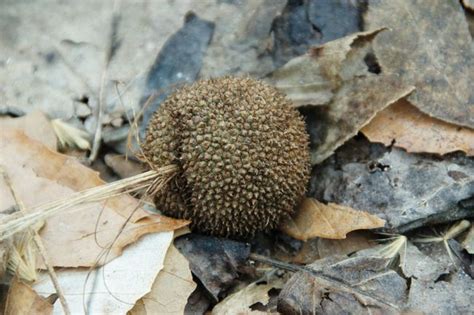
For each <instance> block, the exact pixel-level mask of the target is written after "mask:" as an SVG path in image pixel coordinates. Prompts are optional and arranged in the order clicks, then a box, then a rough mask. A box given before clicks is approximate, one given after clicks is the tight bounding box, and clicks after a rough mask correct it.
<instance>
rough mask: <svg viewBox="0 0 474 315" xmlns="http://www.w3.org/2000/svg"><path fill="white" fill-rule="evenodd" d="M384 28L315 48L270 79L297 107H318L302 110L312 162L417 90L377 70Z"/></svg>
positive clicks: (321, 158) (324, 156) (328, 154)
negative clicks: (375, 46) (376, 43)
mask: <svg viewBox="0 0 474 315" xmlns="http://www.w3.org/2000/svg"><path fill="white" fill-rule="evenodd" d="M382 30H383V29H378V30H375V31H371V32H361V33H355V34H351V35H349V36H346V37H344V38H341V39H338V40H335V41H332V42H328V43H326V44H325V45H323V46H320V47H313V48H311V49H310V51H309V52H308V53H307V54H306V55H304V56H300V57H296V58H294V59H292V60H290V61H289V62H288V63H287V64H286V65H284V66H283V67H282V68H280V69H278V70H277V71H275V72H274V73H272V75H271V76H270V77H269V78H268V80H269V81H270V82H271V83H272V84H274V85H275V86H276V87H278V88H279V89H281V90H282V91H283V92H285V93H286V94H287V95H288V97H289V98H290V99H291V100H292V101H293V102H294V103H295V105H297V106H300V105H313V106H312V107H310V108H305V109H302V111H303V112H304V113H305V114H306V119H307V124H308V126H309V127H308V130H309V131H310V135H311V162H312V163H313V164H316V163H319V162H321V161H323V160H324V159H326V158H327V157H328V156H330V155H331V154H332V153H333V152H334V150H335V149H336V148H338V147H339V146H341V145H342V144H343V143H344V142H346V141H347V140H348V139H350V138H351V137H353V136H354V135H355V134H356V133H357V132H358V131H359V130H360V128H362V127H363V126H365V125H366V124H367V123H368V122H369V121H370V120H371V119H372V118H373V117H374V116H375V115H376V113H377V112H379V111H380V110H382V109H384V108H385V107H386V106H388V105H390V104H392V103H394V102H396V101H397V100H399V99H400V98H402V97H404V96H406V95H408V94H409V93H411V92H412V91H413V87H412V86H409V85H406V84H402V83H400V80H399V79H398V78H397V77H396V76H393V75H385V74H383V73H380V72H379V71H378V70H377V67H378V65H377V63H376V57H374V55H373V52H372V41H373V39H374V38H375V37H376V36H377V34H379V33H380V32H381V31H382ZM314 105H318V106H316V107H314Z"/></svg>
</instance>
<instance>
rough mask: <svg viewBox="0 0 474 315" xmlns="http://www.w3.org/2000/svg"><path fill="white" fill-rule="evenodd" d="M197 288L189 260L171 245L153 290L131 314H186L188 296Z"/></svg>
mask: <svg viewBox="0 0 474 315" xmlns="http://www.w3.org/2000/svg"><path fill="white" fill-rule="evenodd" d="M195 288H196V283H194V281H193V277H192V275H191V270H190V269H189V263H188V261H187V260H186V258H184V256H183V255H182V254H181V253H180V252H179V251H178V250H177V249H176V247H174V245H171V246H170V247H169V249H168V252H167V253H166V258H165V262H164V267H163V269H162V270H161V271H160V273H159V274H158V276H157V277H156V279H155V282H154V283H153V286H152V287H151V291H150V292H148V293H147V294H146V295H145V296H144V297H142V298H141V300H140V301H141V302H140V301H139V302H140V307H138V308H137V307H134V308H133V309H132V310H131V313H130V314H131V315H145V314H150V315H151V314H184V308H185V306H186V303H187V301H188V298H189V296H190V295H191V293H192V292H193V291H194V289H195Z"/></svg>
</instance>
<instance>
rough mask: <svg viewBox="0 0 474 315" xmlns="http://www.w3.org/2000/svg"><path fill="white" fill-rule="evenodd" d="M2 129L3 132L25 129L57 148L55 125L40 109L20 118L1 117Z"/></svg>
mask: <svg viewBox="0 0 474 315" xmlns="http://www.w3.org/2000/svg"><path fill="white" fill-rule="evenodd" d="M0 129H1V130H2V132H3V130H7V129H20V130H23V132H24V133H25V134H26V135H27V136H28V137H30V138H32V139H34V140H37V141H39V142H41V143H43V144H44V145H46V146H47V147H48V148H50V149H51V150H56V147H57V138H56V134H55V133H54V129H53V126H52V125H51V122H50V121H49V119H48V117H46V115H45V114H43V112H40V111H38V110H36V111H33V112H31V113H29V114H28V115H25V116H22V117H18V118H10V117H0Z"/></svg>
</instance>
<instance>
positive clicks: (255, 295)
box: [212, 278, 284, 315]
mask: <svg viewBox="0 0 474 315" xmlns="http://www.w3.org/2000/svg"><path fill="white" fill-rule="evenodd" d="M283 284H284V282H283V281H282V280H281V279H278V278H276V279H273V281H270V282H269V283H267V284H257V283H256V282H254V283H251V284H250V285H248V286H246V287H245V288H243V289H242V290H239V291H237V292H235V293H233V294H231V295H229V296H227V297H226V298H225V299H224V300H223V301H221V302H220V303H219V304H217V305H216V306H214V308H213V309H212V314H213V315H225V314H266V313H264V312H261V311H257V310H252V309H251V308H250V306H252V305H254V304H255V303H261V304H262V305H264V306H265V305H267V304H268V302H269V301H270V296H269V295H268V292H269V291H270V290H271V289H273V288H276V289H281V288H282V287H283Z"/></svg>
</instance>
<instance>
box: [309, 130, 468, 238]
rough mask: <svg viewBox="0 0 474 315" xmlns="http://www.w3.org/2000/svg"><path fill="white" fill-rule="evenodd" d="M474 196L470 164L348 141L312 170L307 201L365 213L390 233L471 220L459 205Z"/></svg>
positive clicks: (460, 158) (462, 159)
mask: <svg viewBox="0 0 474 315" xmlns="http://www.w3.org/2000/svg"><path fill="white" fill-rule="evenodd" d="M473 193H474V161H473V160H472V159H469V158H467V157H465V156H463V155H461V154H459V155H455V156H451V157H445V158H444V159H443V160H440V159H439V158H437V157H433V156H427V155H417V154H409V153H407V152H405V151H403V150H400V149H398V148H391V149H387V148H385V147H383V146H381V145H379V144H371V143H368V142H367V140H365V139H363V138H357V139H353V140H351V141H350V142H349V143H347V144H346V145H344V146H343V147H341V148H340V149H339V150H338V151H337V152H336V154H335V156H334V158H332V159H330V160H328V161H327V162H326V163H324V164H323V165H320V166H317V167H316V168H315V169H314V170H313V177H312V180H311V189H310V194H309V195H310V196H312V197H314V198H316V199H318V200H323V201H325V202H333V203H337V204H340V205H345V206H348V207H352V208H355V209H364V210H366V211H367V212H369V213H371V214H373V215H376V216H378V217H379V218H382V219H384V220H386V221H387V224H386V226H385V228H387V229H388V230H390V231H391V232H394V233H404V232H405V231H408V230H411V229H414V228H416V227H420V226H423V225H426V224H429V223H434V222H437V223H441V222H451V221H454V220H459V219H462V218H465V217H467V216H471V215H472V209H471V208H469V207H465V206H464V205H463V203H462V200H464V199H468V198H470V197H471V196H472V195H473Z"/></svg>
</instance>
